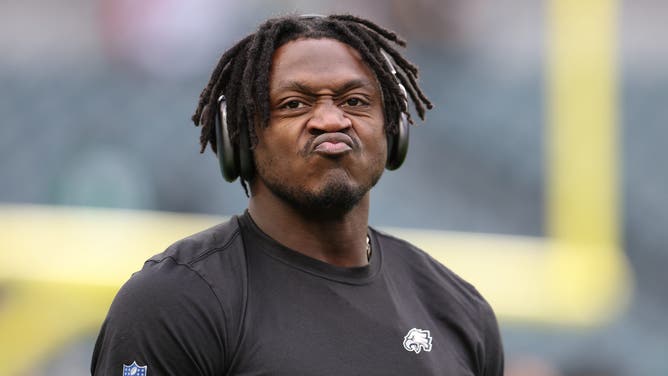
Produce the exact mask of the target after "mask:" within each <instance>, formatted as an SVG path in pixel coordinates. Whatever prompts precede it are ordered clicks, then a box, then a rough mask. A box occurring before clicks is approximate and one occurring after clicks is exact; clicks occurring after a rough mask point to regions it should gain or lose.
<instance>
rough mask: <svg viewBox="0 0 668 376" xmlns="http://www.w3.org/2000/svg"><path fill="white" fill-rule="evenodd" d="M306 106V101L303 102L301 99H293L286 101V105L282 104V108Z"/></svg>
mask: <svg viewBox="0 0 668 376" xmlns="http://www.w3.org/2000/svg"><path fill="white" fill-rule="evenodd" d="M304 106H305V105H304V103H303V102H301V101H298V100H291V101H288V102H286V103H285V104H284V105H282V106H281V108H287V109H290V110H295V109H298V108H302V107H304Z"/></svg>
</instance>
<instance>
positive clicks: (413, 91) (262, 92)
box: [192, 15, 432, 188]
mask: <svg viewBox="0 0 668 376" xmlns="http://www.w3.org/2000/svg"><path fill="white" fill-rule="evenodd" d="M298 38H314V39H320V38H331V39H336V40H338V41H340V42H342V43H346V44H348V45H350V46H351V47H353V48H355V49H356V50H357V51H359V53H360V54H361V55H362V58H363V59H364V61H365V62H366V63H367V64H368V65H369V67H370V68H371V69H372V70H373V72H374V73H375V75H376V77H377V79H378V81H379V83H380V87H381V91H382V98H383V110H384V115H385V119H386V123H385V127H386V132H391V133H396V132H397V131H398V119H399V115H400V114H401V113H402V112H404V113H406V114H407V115H408V120H409V122H410V123H413V122H412V120H411V118H410V113H409V111H408V108H407V103H406V101H405V100H404V96H403V93H402V91H401V89H400V87H399V84H398V83H399V82H401V84H402V85H403V86H404V87H405V88H406V90H407V92H408V96H409V97H410V99H411V100H412V102H413V104H414V105H415V109H416V111H417V114H418V116H419V117H420V119H422V120H424V114H425V107H426V109H431V108H432V104H431V102H429V99H427V97H426V96H425V95H424V93H423V92H422V90H420V88H419V87H418V85H417V81H416V80H417V77H418V68H417V67H416V66H415V65H413V64H412V63H411V62H409V61H408V60H406V59H405V58H404V57H403V56H401V54H400V53H399V52H397V50H396V49H395V48H394V47H393V46H392V45H391V43H393V44H395V45H398V46H401V47H405V46H406V42H405V41H404V40H403V39H401V38H400V37H399V36H397V34H395V33H394V32H392V31H389V30H387V29H384V28H382V27H380V26H378V25H376V24H375V23H373V22H371V21H369V20H365V19H363V18H359V17H355V16H351V15H331V16H328V17H315V16H314V17H308V16H307V17H304V16H287V17H281V18H274V19H270V20H268V21H266V22H265V23H264V24H262V25H260V27H259V28H258V30H257V31H256V32H255V33H253V34H251V35H248V36H247V37H245V38H244V39H242V40H241V41H240V42H238V43H237V44H236V45H234V46H233V47H232V48H230V49H229V50H227V51H226V52H225V53H224V54H223V56H222V57H221V58H220V60H219V61H218V65H217V66H216V68H215V69H214V71H213V73H212V74H211V79H210V80H209V83H208V84H207V86H206V88H204V90H203V91H202V93H201V94H200V98H199V103H198V105H197V109H196V110H195V113H194V114H193V116H192V121H193V122H194V123H195V125H201V126H202V131H201V135H200V146H201V148H200V152H204V150H205V149H206V145H207V144H209V145H211V149H212V150H213V151H214V152H217V150H216V132H215V128H214V127H215V125H214V124H215V117H216V112H217V111H218V107H217V103H218V102H217V100H218V97H219V96H220V95H225V98H226V102H227V126H228V130H229V134H230V138H231V139H232V142H234V143H235V144H238V140H239V132H240V130H241V129H244V128H245V129H248V134H249V136H250V142H251V148H252V147H254V146H255V145H256V143H257V136H256V134H255V128H254V127H253V126H252V125H253V124H254V122H255V121H256V120H257V119H259V120H260V121H261V123H260V124H262V125H263V126H265V127H266V126H267V124H268V121H269V115H270V114H269V110H270V108H269V71H270V68H271V62H272V56H273V54H274V51H275V50H276V49H277V48H279V47H280V46H282V45H283V44H285V43H287V42H289V41H292V40H295V39H298ZM382 51H384V52H385V53H387V54H388V55H389V56H390V57H391V58H392V60H394V66H395V68H396V70H397V72H396V76H395V75H394V74H393V73H392V72H391V68H390V67H389V66H388V64H387V62H386V60H385V57H384V56H383V52H382ZM242 185H244V182H243V181H242ZM244 188H246V187H245V185H244Z"/></svg>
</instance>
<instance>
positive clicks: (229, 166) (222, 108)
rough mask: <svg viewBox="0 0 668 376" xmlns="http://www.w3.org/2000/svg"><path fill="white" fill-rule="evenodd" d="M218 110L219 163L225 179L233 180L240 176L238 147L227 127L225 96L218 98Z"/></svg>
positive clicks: (217, 139) (217, 147) (217, 148)
mask: <svg viewBox="0 0 668 376" xmlns="http://www.w3.org/2000/svg"><path fill="white" fill-rule="evenodd" d="M218 105H219V108H218V112H217V114H216V124H215V126H216V150H217V154H218V164H219V165H220V173H221V174H222V175H223V179H225V180H227V181H228V182H230V183H231V182H233V181H235V180H236V179H237V177H238V176H239V168H238V167H237V166H238V161H237V153H236V150H235V149H236V148H235V147H234V145H233V144H232V140H231V139H230V132H229V130H228V129H227V105H226V103H225V97H224V96H222V95H221V96H220V98H218Z"/></svg>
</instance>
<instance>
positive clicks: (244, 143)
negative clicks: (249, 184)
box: [239, 128, 255, 181]
mask: <svg viewBox="0 0 668 376" xmlns="http://www.w3.org/2000/svg"><path fill="white" fill-rule="evenodd" d="M249 138H250V137H249V135H248V129H245V128H244V129H242V130H241V131H240V132H239V175H240V176H241V178H242V179H244V180H245V181H251V179H252V178H253V175H254V174H255V163H254V161H253V153H252V152H251V148H250V139H249Z"/></svg>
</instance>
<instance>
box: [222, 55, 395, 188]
mask: <svg viewBox="0 0 668 376" xmlns="http://www.w3.org/2000/svg"><path fill="white" fill-rule="evenodd" d="M381 53H382V54H383V56H384V57H385V60H386V61H387V64H388V66H389V68H390V71H391V72H392V74H393V75H394V77H395V79H396V81H397V84H398V85H399V89H400V90H401V92H402V94H403V97H404V103H405V106H406V110H408V99H407V95H406V88H404V85H402V84H401V82H399V79H398V78H397V71H396V69H395V68H394V65H393V64H392V61H391V60H390V57H389V56H387V54H386V53H385V51H382V50H381ZM218 107H219V111H218V112H217V116H216V124H215V125H216V147H217V151H218V163H219V164H220V172H221V173H222V175H223V178H224V179H225V180H227V181H228V182H230V183H231V182H233V181H235V180H236V179H237V177H239V176H241V178H242V179H243V180H245V181H250V180H251V179H252V178H253V174H254V173H255V165H254V162H253V153H252V152H251V149H250V136H249V134H248V129H245V128H241V129H239V145H238V146H237V145H234V144H233V143H232V140H231V139H230V132H229V129H228V128H227V105H226V102H225V96H224V95H221V96H220V97H218ZM407 153H408V116H407V115H406V113H404V112H401V114H400V115H399V129H398V132H397V133H396V134H391V133H389V132H387V160H386V161H385V168H387V169H388V170H396V169H398V168H399V167H400V166H401V164H402V163H404V159H406V154H407Z"/></svg>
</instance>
